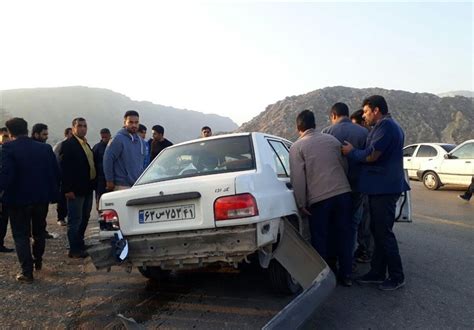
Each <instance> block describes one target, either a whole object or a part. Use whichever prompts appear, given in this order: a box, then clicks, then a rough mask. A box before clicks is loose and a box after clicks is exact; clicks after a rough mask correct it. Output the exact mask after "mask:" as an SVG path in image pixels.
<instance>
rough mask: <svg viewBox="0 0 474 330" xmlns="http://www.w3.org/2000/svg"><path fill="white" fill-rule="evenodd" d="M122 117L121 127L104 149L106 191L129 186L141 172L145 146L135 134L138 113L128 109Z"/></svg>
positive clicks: (137, 124)
mask: <svg viewBox="0 0 474 330" xmlns="http://www.w3.org/2000/svg"><path fill="white" fill-rule="evenodd" d="M123 118H124V123H123V125H124V126H123V128H122V129H121V130H119V131H118V132H117V134H116V135H115V136H114V138H113V139H112V140H111V141H110V143H109V144H108V146H107V148H106V149H105V154H104V174H105V181H106V188H107V190H108V191H113V190H122V189H127V188H130V187H131V186H133V184H134V183H135V181H136V180H137V179H138V177H139V176H140V175H141V174H142V172H143V163H144V161H145V156H146V148H145V142H144V141H143V139H142V138H141V137H140V136H138V134H137V131H138V126H139V114H138V112H137V111H135V110H129V111H127V112H126V113H125V115H124V116H123Z"/></svg>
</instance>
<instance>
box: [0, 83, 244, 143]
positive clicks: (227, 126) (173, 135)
mask: <svg viewBox="0 0 474 330" xmlns="http://www.w3.org/2000/svg"><path fill="white" fill-rule="evenodd" d="M127 110H137V111H138V112H139V113H140V122H141V123H143V124H144V125H145V126H147V128H148V136H150V135H151V127H152V126H153V125H156V124H159V125H162V126H163V127H164V128H165V136H166V137H167V138H168V139H169V140H170V141H172V142H174V143H177V142H182V141H186V140H190V139H194V138H197V137H198V136H199V134H200V129H201V127H202V126H204V125H207V126H210V127H211V128H212V129H213V131H214V132H219V131H224V132H228V131H233V130H235V129H236V128H237V124H236V123H234V122H233V121H232V120H231V119H230V118H227V117H222V116H218V115H213V114H204V113H201V112H197V111H191V110H183V109H176V108H173V107H168V106H163V105H158V104H153V103H151V102H138V101H134V100H131V99H130V98H129V97H127V96H125V95H122V94H119V93H115V92H113V91H111V90H107V89H99V88H88V87H60V88H35V89H16V90H6V91H0V125H2V126H3V124H4V122H5V120H6V119H8V118H9V117H23V118H25V120H26V121H27V122H28V124H29V128H30V129H31V126H32V125H33V124H34V123H38V122H41V123H45V124H47V125H48V126H49V135H50V138H49V140H48V142H49V143H54V142H56V141H58V140H60V139H62V134H63V131H64V128H66V127H69V126H70V125H71V121H72V119H73V118H75V117H84V118H85V119H86V120H88V126H89V131H88V138H89V140H90V141H92V142H93V143H94V142H95V141H96V140H97V141H98V140H99V130H100V129H101V128H103V127H108V128H109V129H110V130H111V131H112V132H113V133H115V132H116V131H117V130H118V129H120V127H121V126H122V124H123V114H124V113H125V111H127Z"/></svg>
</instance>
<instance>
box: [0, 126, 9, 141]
mask: <svg viewBox="0 0 474 330" xmlns="http://www.w3.org/2000/svg"><path fill="white" fill-rule="evenodd" d="M8 141H10V134H8V129H7V128H6V127H2V128H0V144H4V143H5V142H8Z"/></svg>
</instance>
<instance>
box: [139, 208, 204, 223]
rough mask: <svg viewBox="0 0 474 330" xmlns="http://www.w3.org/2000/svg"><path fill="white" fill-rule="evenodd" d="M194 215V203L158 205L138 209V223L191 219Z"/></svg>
mask: <svg viewBox="0 0 474 330" xmlns="http://www.w3.org/2000/svg"><path fill="white" fill-rule="evenodd" d="M195 217H196V213H195V212H194V205H193V204H191V205H180V206H168V207H159V208H155V209H146V210H140V211H138V222H139V223H153V222H163V221H178V220H191V219H194V218H195Z"/></svg>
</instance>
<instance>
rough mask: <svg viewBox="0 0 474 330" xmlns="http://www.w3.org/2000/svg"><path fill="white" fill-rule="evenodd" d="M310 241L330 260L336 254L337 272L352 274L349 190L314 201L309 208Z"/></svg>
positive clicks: (352, 236)
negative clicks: (337, 261)
mask: <svg viewBox="0 0 474 330" xmlns="http://www.w3.org/2000/svg"><path fill="white" fill-rule="evenodd" d="M310 212H311V216H310V218H309V220H310V221H309V227H310V230H311V244H312V245H313V247H314V248H315V249H316V251H318V253H319V254H320V255H321V257H322V258H323V259H324V260H326V262H328V263H330V262H331V260H330V259H331V258H332V257H334V256H337V258H338V260H339V275H340V276H342V277H350V276H351V274H352V247H353V239H354V230H353V224H352V200H351V194H350V193H344V194H340V195H337V196H334V197H331V198H328V199H325V200H323V201H320V202H317V203H314V204H313V205H311V208H310Z"/></svg>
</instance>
